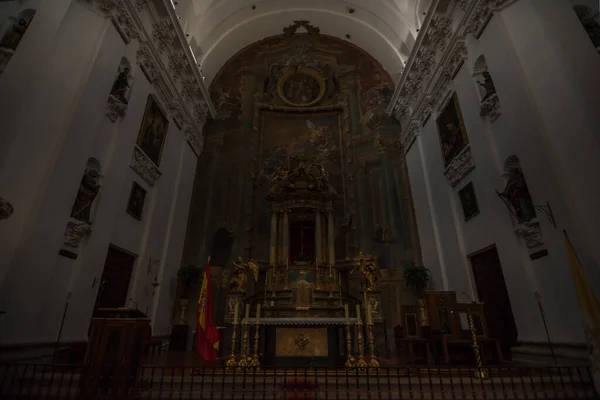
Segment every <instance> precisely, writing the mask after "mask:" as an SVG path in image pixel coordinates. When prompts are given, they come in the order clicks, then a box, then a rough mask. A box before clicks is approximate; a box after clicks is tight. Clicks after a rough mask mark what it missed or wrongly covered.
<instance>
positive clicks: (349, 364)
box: [344, 304, 356, 368]
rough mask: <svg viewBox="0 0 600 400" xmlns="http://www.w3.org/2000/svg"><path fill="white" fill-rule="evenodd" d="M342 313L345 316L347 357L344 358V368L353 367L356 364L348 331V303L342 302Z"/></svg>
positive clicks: (350, 335)
mask: <svg viewBox="0 0 600 400" xmlns="http://www.w3.org/2000/svg"><path fill="white" fill-rule="evenodd" d="M344 314H345V316H346V353H347V355H348V358H347V360H346V364H345V365H346V368H354V367H355V366H356V360H355V359H354V356H353V355H352V334H351V333H350V326H351V325H350V318H349V315H348V304H344Z"/></svg>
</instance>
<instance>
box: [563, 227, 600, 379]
mask: <svg viewBox="0 0 600 400" xmlns="http://www.w3.org/2000/svg"><path fill="white" fill-rule="evenodd" d="M563 232H564V234H565V240H566V243H567V253H568V254H569V264H570V266H571V275H572V277H573V282H574V284H575V291H576V292H577V302H578V303H579V308H580V309H581V313H582V314H583V322H584V329H585V335H586V338H587V342H588V349H589V354H590V368H591V370H592V374H593V376H594V381H595V384H596V388H598V389H600V387H599V386H598V383H599V382H600V305H599V304H598V299H597V298H596V296H595V295H594V292H593V290H592V288H591V287H590V285H589V283H588V281H587V278H586V276H585V272H584V271H583V267H582V265H581V262H580V261H579V257H577V253H575V249H574V248H573V245H572V244H571V240H569V236H568V235H567V231H563Z"/></svg>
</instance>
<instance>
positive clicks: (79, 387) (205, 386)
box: [0, 364, 598, 400]
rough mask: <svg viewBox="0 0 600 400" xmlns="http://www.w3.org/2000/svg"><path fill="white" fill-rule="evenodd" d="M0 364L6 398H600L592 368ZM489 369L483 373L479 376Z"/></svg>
mask: <svg viewBox="0 0 600 400" xmlns="http://www.w3.org/2000/svg"><path fill="white" fill-rule="evenodd" d="M120 371H121V372H120V373H117V372H116V370H115V369H114V368H111V369H110V370H102V369H100V370H98V369H91V368H90V367H84V366H72V365H31V364H9V365H0V399H2V400H4V399H7V400H10V399H140V400H141V399H206V400H209V399H210V400H217V399H219V400H229V399H247V400H254V399H256V400H258V399H262V400H271V399H273V400H274V399H296V400H304V399H331V400H350V399H353V400H354V399H356V400H359V399H360V400H367V399H374V400H375V399H377V400H391V399H486V400H488V399H557V400H558V399H561V400H567V399H568V400H570V399H597V398H598V395H597V393H596V391H595V389H594V386H593V381H592V376H591V375H590V372H589V370H588V368H586V367H543V368H529V367H519V368H517V367H500V368H486V369H485V370H483V371H478V370H477V369H473V368H412V367H405V368H378V369H365V370H357V369H335V368H315V367H306V368H259V369H244V370H237V371H231V370H228V369H226V368H224V367H219V368H206V367H185V366H181V367H171V366H169V367H167V366H143V367H138V368H126V369H121V370H120ZM481 372H484V375H486V377H485V378H483V379H481V378H479V377H478V376H479V375H478V374H480V373H481Z"/></svg>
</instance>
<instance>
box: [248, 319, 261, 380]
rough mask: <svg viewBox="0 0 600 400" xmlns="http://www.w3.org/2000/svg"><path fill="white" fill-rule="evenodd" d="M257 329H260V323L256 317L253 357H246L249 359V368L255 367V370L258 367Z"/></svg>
mask: <svg viewBox="0 0 600 400" xmlns="http://www.w3.org/2000/svg"><path fill="white" fill-rule="evenodd" d="M259 328H260V321H259V319H258V316H257V317H256V324H255V325H254V355H253V356H252V357H248V358H249V363H250V366H251V367H255V368H257V367H258V366H260V362H259V361H258V337H259Z"/></svg>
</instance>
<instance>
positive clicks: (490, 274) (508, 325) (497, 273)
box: [470, 247, 518, 360]
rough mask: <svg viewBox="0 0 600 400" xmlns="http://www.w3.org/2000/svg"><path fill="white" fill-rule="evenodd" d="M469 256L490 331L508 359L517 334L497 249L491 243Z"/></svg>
mask: <svg viewBox="0 0 600 400" xmlns="http://www.w3.org/2000/svg"><path fill="white" fill-rule="evenodd" d="M470 259H471V267H472V268H473V276H474V278H475V285H476V287H477V295H478V296H479V301H481V302H483V303H485V304H484V310H485V316H486V321H487V325H488V331H489V335H490V337H492V338H495V339H498V341H499V342H500V347H501V349H502V353H503V355H504V358H505V359H507V360H510V359H511V355H510V348H511V346H515V345H516V344H517V337H518V334H517V326H516V324H515V319H514V316H513V312H512V306H511V303H510V297H509V296H508V290H507V289H506V282H505V280H504V274H503V273H502V265H500V257H498V251H497V250H496V248H495V247H494V248H492V249H489V250H486V251H483V252H481V253H479V254H476V255H473V256H471V257H470Z"/></svg>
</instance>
